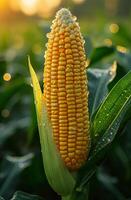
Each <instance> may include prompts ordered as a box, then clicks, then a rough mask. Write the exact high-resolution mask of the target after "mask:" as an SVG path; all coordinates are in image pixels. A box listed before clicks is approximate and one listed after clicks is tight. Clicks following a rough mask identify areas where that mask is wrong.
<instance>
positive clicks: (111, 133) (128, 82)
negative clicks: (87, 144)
mask: <svg viewBox="0 0 131 200" xmlns="http://www.w3.org/2000/svg"><path fill="white" fill-rule="evenodd" d="M130 105H131V72H129V73H128V74H127V75H125V76H124V77H123V78H122V79H121V80H120V81H119V82H118V83H117V84H116V86H115V87H114V88H113V89H112V90H111V92H110V93H109V95H108V96H107V97H106V99H105V101H104V102H103V103H102V105H101V106H100V108H99V110H98V112H97V113H96V115H95V117H94V121H93V125H92V134H94V136H95V135H96V136H97V137H96V139H95V145H93V148H92V151H91V153H90V157H89V159H88V161H87V163H86V164H85V166H84V167H83V168H82V169H80V172H79V175H78V183H77V186H78V189H79V190H81V189H82V188H83V186H84V185H86V184H87V183H88V181H89V180H90V178H91V177H92V175H93V174H94V173H95V171H96V169H97V165H98V164H100V161H101V160H102V158H103V156H104V155H105V153H106V151H107V150H108V148H109V147H110V145H111V143H112V142H113V140H114V138H115V136H116V133H117V131H118V129H119V127H120V124H121V122H122V120H123V119H124V117H125V115H126V113H127V111H128V110H129V109H130Z"/></svg>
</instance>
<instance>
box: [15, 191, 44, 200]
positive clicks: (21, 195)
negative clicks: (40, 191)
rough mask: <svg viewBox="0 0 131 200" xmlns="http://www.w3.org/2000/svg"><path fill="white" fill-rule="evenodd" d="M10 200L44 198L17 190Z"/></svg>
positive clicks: (40, 199)
mask: <svg viewBox="0 0 131 200" xmlns="http://www.w3.org/2000/svg"><path fill="white" fill-rule="evenodd" d="M11 200H44V199H43V198H42V197H40V196H37V195H31V194H28V193H25V192H21V191H17V192H15V194H14V195H13V197H12V198H11Z"/></svg>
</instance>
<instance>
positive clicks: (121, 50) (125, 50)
mask: <svg viewBox="0 0 131 200" xmlns="http://www.w3.org/2000/svg"><path fill="white" fill-rule="evenodd" d="M116 48H117V51H119V52H121V53H127V48H126V47H123V46H120V45H117V47H116Z"/></svg>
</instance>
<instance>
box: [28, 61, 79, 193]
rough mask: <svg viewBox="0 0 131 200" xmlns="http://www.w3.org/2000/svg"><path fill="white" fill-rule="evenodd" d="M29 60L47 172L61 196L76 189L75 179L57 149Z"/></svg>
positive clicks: (37, 82) (48, 177) (51, 183)
mask: <svg viewBox="0 0 131 200" xmlns="http://www.w3.org/2000/svg"><path fill="white" fill-rule="evenodd" d="M28 62H29V70H30V74H31V79H32V85H33V91H34V99H35V106H36V113H37V121H38V128H39V135H40V143H41V150H42V156H43V163H44V169H45V173H46V176H47V179H48V182H49V184H50V185H51V187H52V188H53V189H54V190H55V191H56V192H57V193H58V194H60V195H61V196H67V195H69V194H70V193H71V192H72V190H73V189H74V186H75V180H74V178H73V176H72V175H71V173H70V172H69V171H68V169H67V168H66V166H65V165H64V163H63V161H62V159H61V157H60V154H59V152H58V151H57V148H56V145H55V143H54V140H53V134H52V132H53V131H52V127H51V123H50V121H49V119H48V113H47V109H46V106H45V104H44V99H43V95H42V92H41V88H40V85H39V81H38V79H37V76H36V74H35V71H34V69H33V67H32V66H31V63H30V60H29V61H28Z"/></svg>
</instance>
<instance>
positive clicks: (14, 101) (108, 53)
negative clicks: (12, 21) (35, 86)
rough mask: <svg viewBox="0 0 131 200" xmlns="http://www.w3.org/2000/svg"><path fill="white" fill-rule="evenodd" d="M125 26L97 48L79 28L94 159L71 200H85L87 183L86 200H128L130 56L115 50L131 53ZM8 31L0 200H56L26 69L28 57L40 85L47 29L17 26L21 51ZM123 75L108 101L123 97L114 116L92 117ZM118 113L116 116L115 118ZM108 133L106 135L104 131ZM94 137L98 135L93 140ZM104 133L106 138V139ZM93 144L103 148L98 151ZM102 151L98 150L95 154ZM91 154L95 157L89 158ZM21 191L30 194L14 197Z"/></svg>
mask: <svg viewBox="0 0 131 200" xmlns="http://www.w3.org/2000/svg"><path fill="white" fill-rule="evenodd" d="M124 26H125V25H124ZM124 26H123V24H119V31H118V33H116V34H114V35H113V34H111V33H110V35H109V33H108V37H110V38H111V39H112V40H113V42H114V45H111V46H107V45H97V47H96V41H95V37H92V38H91V39H90V37H89V35H88V34H87V32H88V30H85V28H82V29H83V30H84V36H85V40H86V44H85V49H86V52H87V55H88V59H90V64H89V66H88V70H87V76H88V79H89V90H90V96H89V102H90V103H89V108H90V116H91V121H92V122H93V121H94V120H95V121H94V123H93V124H92V127H91V134H92V149H91V152H92V153H93V154H92V155H93V158H92V159H90V160H89V161H87V164H86V165H85V166H84V167H83V168H82V169H81V170H80V171H79V176H78V179H77V191H76V193H75V194H74V197H72V198H74V199H75V198H78V199H80V200H81V199H86V196H87V195H86V194H87V189H88V187H87V186H88V183H89V180H90V186H89V190H90V192H89V197H90V199H93V200H94V199H98V197H99V199H106V200H108V199H113V200H114V199H118V200H119V199H120V200H121V199H122V200H124V199H130V198H131V192H130V187H131V156H130V153H129V152H130V151H131V134H130V130H131V126H130V123H131V121H130V120H131V106H130V105H131V104H129V103H127V104H126V106H128V111H127V110H126V107H125V102H126V100H127V98H126V97H127V93H128V94H129V92H130V91H128V89H130V85H129V86H128V87H127V88H124V89H123V92H122V93H121V89H122V87H125V86H126V84H127V82H128V80H129V82H130V78H128V76H129V74H128V75H126V74H127V73H128V72H129V70H130V69H131V54H130V52H129V51H128V50H127V51H125V50H122V49H121V48H118V46H117V44H120V43H121V44H125V45H126V46H127V48H128V49H130V44H131V43H130V41H131V36H130V30H129V26H127V27H124ZM6 30H7V29H6V27H3V29H2V32H1V33H0V34H1V37H0V38H1V39H0V50H1V53H0V74H1V79H0V84H1V85H0V94H1V95H0V113H1V116H0V120H1V122H0V196H1V199H11V198H12V199H16V200H17V199H21V200H23V199H29V200H32V199H34V200H37V199H45V200H48V199H60V197H59V196H58V195H57V194H56V193H55V192H54V191H53V190H52V189H51V188H50V186H49V185H48V182H47V180H46V177H45V173H44V169H43V164H42V157H41V152H40V144H39V137H38V130H37V122H36V114H35V106H34V101H33V95H32V90H31V86H30V84H31V83H30V77H29V71H28V67H27V54H30V55H31V60H32V63H33V66H37V68H35V71H36V72H37V74H38V76H39V79H40V80H41V84H42V73H43V71H42V70H43V63H44V60H43V54H44V43H45V42H46V39H45V38H46V37H45V34H46V32H48V30H49V26H48V25H47V24H40V25H39V26H37V27H35V28H33V26H32V24H30V23H29V24H28V26H27V25H25V26H24V31H23V30H22V29H20V26H19V25H17V26H16V28H15V31H16V30H17V32H18V35H19V37H20V38H21V39H22V40H23V46H21V47H20V48H18V46H17V45H15V41H13V40H12V38H13V30H12V33H8V32H7V31H6ZM101 35H102V36H101ZM30 38H31V39H30ZM98 38H103V40H104V39H106V38H107V32H106V31H103V34H101V33H100V37H98ZM93 43H95V45H94V44H93ZM114 60H115V61H116V64H114ZM115 65H116V66H117V68H116V70H115ZM6 72H9V73H10V74H11V76H12V78H11V80H10V81H5V80H3V75H4V74H5V73H6ZM125 75H126V76H127V78H126V80H127V81H125V82H124V83H123V82H122V85H121V86H120V87H118V88H116V90H115V92H114V95H113V96H111V97H110V99H109V104H110V102H111V101H113V100H115V98H116V97H117V93H118V94H119V93H120V95H122V94H123V95H122V96H120V98H118V101H117V102H118V103H117V104H116V106H115V108H113V109H114V110H112V109H110V110H109V112H105V108H104V106H106V105H103V107H101V113H98V114H97V115H96V111H97V110H98V109H99V108H100V104H101V102H102V101H103V100H104V99H105V97H106V95H107V94H108V93H109V92H110V91H111V89H112V88H113V87H114V86H115V85H116V83H118V81H119V80H120V79H121V78H123V77H124V76H125ZM124 80H125V78H124ZM116 87H117V86H116ZM124 91H126V92H127V93H126V92H124ZM107 103H108V102H107ZM106 109H108V106H106ZM118 111H119V114H120V115H119V116H116V115H117V113H118ZM120 111H121V112H120ZM125 112H126V113H125ZM108 114H110V115H108ZM123 115H124V117H123ZM101 117H102V119H101ZM116 117H117V119H119V120H118V121H114V123H115V122H117V123H116V124H112V125H113V126H112V128H113V130H115V132H113V130H112V131H110V130H109V128H110V121H112V120H114V119H115V118H116ZM102 124H104V125H103V126H102ZM117 125H118V126H117ZM107 128H108V130H109V132H108V131H105V130H106V129H107ZM116 131H117V135H116ZM112 132H113V133H112ZM95 133H96V134H97V133H99V135H98V136H96V137H95V136H94V134H95ZM108 133H110V135H109V136H108ZM114 136H115V138H114ZM103 139H104V140H103ZM97 140H99V141H103V143H102V144H101V143H99V144H98V146H96V141H97ZM112 140H113V143H112V144H111V145H108V148H106V147H107V146H106V144H110V142H111V141H112ZM105 141H106V143H105ZM102 145H103V146H102ZM101 146H102V147H103V148H102V150H101V149H99V147H101ZM95 148H96V152H99V153H98V154H96V152H93V149H95ZM99 157H100V158H99ZM101 158H102V159H101ZM92 160H93V161H92ZM100 163H101V165H99V164H100ZM19 190H21V191H24V192H26V193H28V194H26V193H23V192H16V191H19ZM14 193H15V194H14ZM36 195H39V197H38V196H36ZM84 195H85V196H84ZM40 196H41V197H40ZM75 200H76V199H75Z"/></svg>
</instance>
